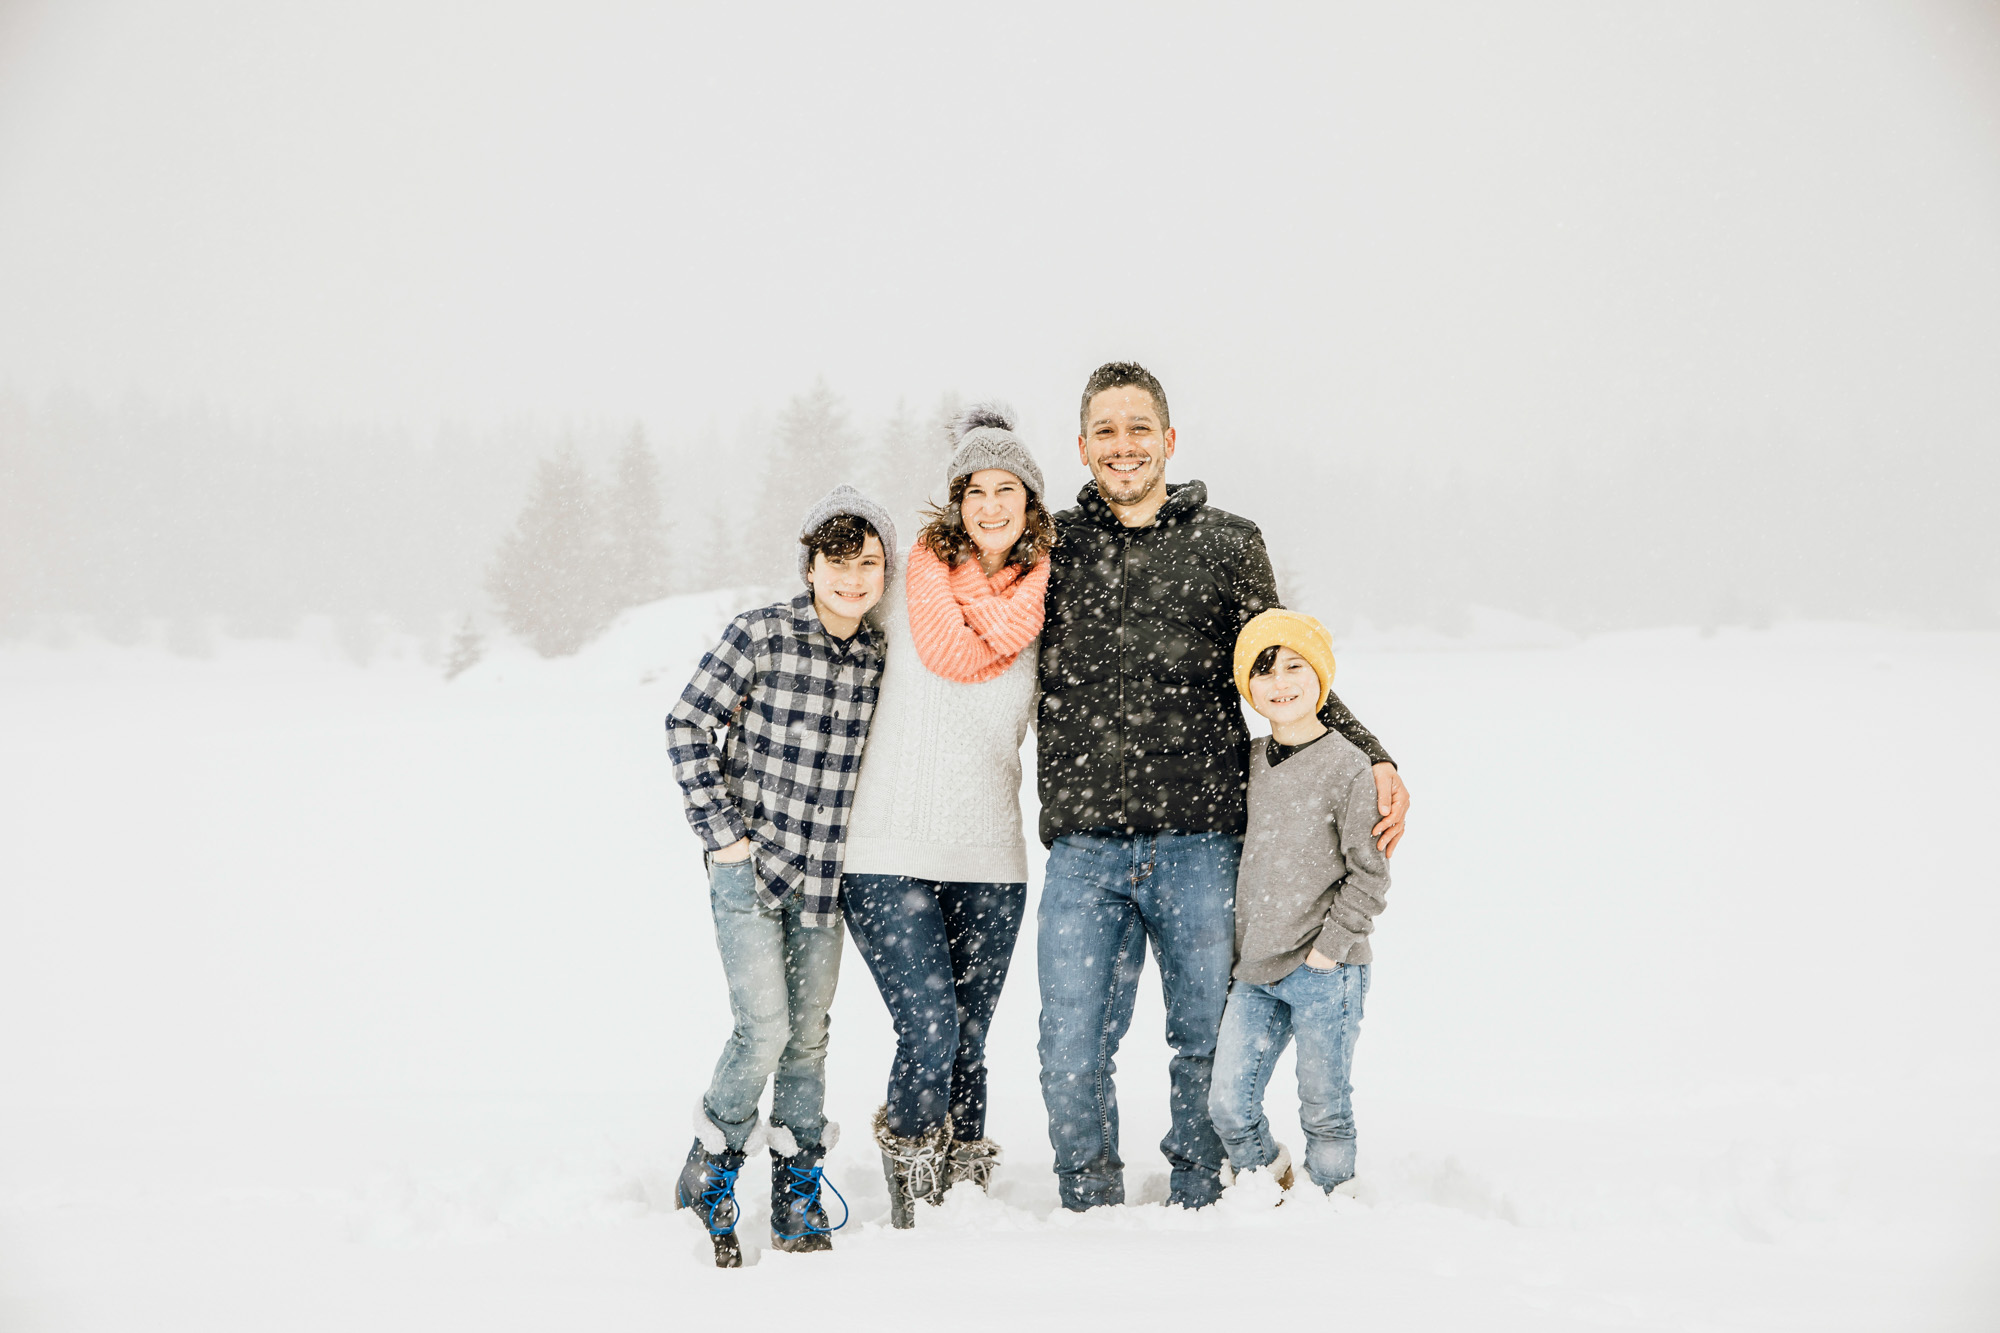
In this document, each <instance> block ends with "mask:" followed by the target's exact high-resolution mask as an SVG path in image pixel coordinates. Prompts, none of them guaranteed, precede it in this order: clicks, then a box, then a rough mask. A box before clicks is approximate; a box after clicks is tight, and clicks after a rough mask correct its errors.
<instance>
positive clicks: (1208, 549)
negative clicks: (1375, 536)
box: [1036, 481, 1389, 845]
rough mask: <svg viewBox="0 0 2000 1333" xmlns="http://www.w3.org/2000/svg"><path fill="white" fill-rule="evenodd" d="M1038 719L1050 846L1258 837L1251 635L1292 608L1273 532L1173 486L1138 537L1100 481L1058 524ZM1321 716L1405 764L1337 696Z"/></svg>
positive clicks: (1366, 747)
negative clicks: (1250, 825) (1137, 837)
mask: <svg viewBox="0 0 2000 1333" xmlns="http://www.w3.org/2000/svg"><path fill="white" fill-rule="evenodd" d="M1056 528H1057V530H1058V531H1059V532H1060V533H1061V536H1062V540H1061V542H1060V544H1059V545H1058V546H1057V547H1056V549H1055V552H1054V555H1053V557H1052V559H1051V562H1050V569H1049V591H1048V617H1047V620H1046V622H1045V623H1044V625H1043V627H1042V650H1041V665H1040V678H1041V689H1042V695H1041V703H1040V709H1039V713H1038V718H1037V726H1036V754H1037V757H1038V761H1037V768H1038V770H1039V771H1038V780H1039V788H1040V791H1041V798H1042V824H1041V834H1042V842H1043V844H1044V845H1047V844H1050V843H1053V842H1054V841H1055V840H1056V839H1057V838H1059V837H1061V836H1062V835H1063V834H1065V833H1120V834H1123V833H1168V832H1172V833H1208V832H1214V833H1234V834H1241V833H1242V832H1243V826H1244V820H1245V802H1244V791H1245V783H1246V782H1247V780H1248V779H1247V774H1248V773H1249V757H1250V732H1249V729H1248V728H1247V727H1245V726H1244V724H1243V711H1242V708H1241V706H1240V703H1239V699H1240V696H1239V695H1238V694H1237V693H1236V681H1235V676H1234V672H1233V665H1234V657H1235V650H1236V635H1237V632H1238V631H1239V630H1241V629H1242V628H1243V626H1244V624H1245V623H1247V622H1248V621H1249V619H1250V617H1252V616H1254V615H1256V614H1257V613H1258V612H1259V611H1263V610H1265V609H1266V608H1268V607H1273V606H1277V605H1278V589H1277V583H1276V581H1275V580H1274V579H1273V578H1272V576H1271V560H1270V557H1269V556H1268V555H1266V554H1265V552H1264V537H1263V534H1262V533H1260V532H1259V531H1258V530H1257V525H1256V524H1254V523H1252V522H1250V521H1249V520H1248V519H1244V518H1238V517H1237V516H1236V515H1234V514H1231V513H1226V512H1225V511H1223V510H1220V509H1212V508H1210V507H1209V504H1208V487H1206V486H1204V485H1203V484H1202V483H1201V482H1198V481H1189V482H1181V483H1178V484H1174V485H1169V486H1168V487H1167V501H1166V503H1165V504H1163V505H1162V506H1160V512H1159V516H1158V517H1157V518H1156V519H1155V520H1154V521H1153V523H1152V524H1151V525H1150V526H1147V527H1143V528H1128V527H1126V526H1124V525H1123V524H1121V523H1120V522H1119V521H1118V518H1117V516H1116V515H1114V514H1113V513H1112V512H1111V509H1110V506H1108V505H1106V504H1105V503H1104V499H1103V497H1102V496H1100V495H1099V494H1098V493H1097V484H1096V483H1095V482H1094V481H1093V482H1091V483H1089V484H1087V485H1085V486H1084V488H1083V490H1082V491H1081V492H1080V493H1079V494H1078V495H1077V507H1076V508H1074V509H1065V510H1064V511H1063V512H1062V513H1060V514H1057V515H1056ZM1320 717H1321V718H1322V719H1323V720H1324V721H1325V722H1326V724H1327V725H1328V726H1329V727H1331V728H1333V729H1334V730H1335V731H1338V732H1339V733H1340V734H1341V735H1343V736H1345V737H1347V739H1348V740H1350V741H1352V742H1354V744H1355V746H1356V747H1358V748H1359V749H1360V750H1361V751H1362V752H1363V753H1364V754H1366V755H1367V756H1368V758H1369V760H1370V762H1373V763H1381V762H1385V761H1387V760H1388V758H1389V756H1388V755H1387V753H1385V752H1384V751H1383V749H1382V746H1381V744H1380V743H1379V742H1377V741H1376V739H1375V737H1374V736H1373V735H1371V734H1370V733H1369V731H1368V729H1367V728H1366V727H1363V726H1362V725H1361V724H1360V723H1359V722H1358V721H1356V720H1355V718H1354V715H1353V714H1352V713H1349V712H1348V711H1347V709H1346V708H1345V707H1343V706H1342V704H1341V702H1340V700H1339V699H1338V698H1336V697H1333V696H1331V695H1329V696H1328V698H1327V703H1326V707H1325V708H1324V709H1323V710H1321V712H1320Z"/></svg>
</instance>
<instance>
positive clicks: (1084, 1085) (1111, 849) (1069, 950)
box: [1036, 833, 1243, 1210]
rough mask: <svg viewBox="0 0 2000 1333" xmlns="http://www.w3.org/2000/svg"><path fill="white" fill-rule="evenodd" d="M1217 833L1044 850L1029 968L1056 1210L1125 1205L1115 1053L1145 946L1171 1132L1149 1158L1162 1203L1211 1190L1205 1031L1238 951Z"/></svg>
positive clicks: (1237, 852)
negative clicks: (1161, 1175) (1163, 1006)
mask: <svg viewBox="0 0 2000 1333" xmlns="http://www.w3.org/2000/svg"><path fill="white" fill-rule="evenodd" d="M1242 851H1243V840H1242V839H1241V838H1238V837H1233V836H1231V835H1229V834H1225V833H1143V834H1135V835H1132V836H1129V837H1100V836H1095V835H1090V834H1068V835H1065V836H1063V837H1060V838H1058V839H1056V842H1055V846H1054V847H1052V848H1051V849H1050V850H1049V868H1048V877H1047V879H1046V881H1045V882H1044V884H1043V886H1042V905H1041V914H1040V920H1039V922H1038V927H1039V939H1038V941H1037V948H1036V962H1037V964H1038V966H1039V970H1040V973H1041V989H1042V1037H1041V1044H1040V1048H1039V1049H1040V1052H1041V1057H1042V1100H1043V1101H1044V1102H1045V1103H1046V1104H1047V1106H1048V1111H1049V1142H1050V1143H1051V1144H1052V1145H1053V1146H1054V1147H1055V1156H1056V1182H1057V1185H1058V1186H1059V1188H1060V1190H1061V1193H1062V1203H1063V1207H1065V1208H1070V1209H1075V1210H1082V1209H1085V1208H1094V1207H1097V1206H1099V1205H1101V1204H1114V1203H1123V1202H1124V1201H1125V1164H1124V1162H1123V1161H1121V1160H1120V1159H1119V1156H1118V1093H1117V1089H1116V1087H1115V1086H1114V1085H1113V1083H1112V1075H1113V1074H1114V1073H1115V1072H1116V1070H1117V1063H1116V1058H1115V1057H1116V1056H1117V1054H1118V1043H1119V1042H1120V1041H1121V1040H1122V1039H1123V1038H1124V1036H1125V1030H1126V1029H1127V1028H1128V1027H1130V1026H1131V1024H1132V1004H1133V1001H1134V1000H1135V999H1136V998H1137V996H1138V992H1139V974H1140V972H1141V971H1142V970H1143V969H1144V968H1145V964H1146V954H1145V947H1146V941H1147V940H1150V941H1152V945H1153V958H1154V960H1155V961H1156V962H1157V963H1158V964H1159V966H1160V983H1161V987H1162V989H1163V990H1164V991H1165V992H1166V1001H1167V1044H1168V1045H1170V1046H1172V1047H1173V1049H1174V1057H1173V1061H1172V1063H1171V1064H1170V1065H1169V1086H1168V1094H1167V1095H1168V1110H1169V1113H1170V1115H1171V1121H1172V1122H1171V1124H1170V1126H1169V1128H1168V1130H1167V1136H1166V1138H1164V1139H1162V1140H1161V1141H1160V1151H1161V1152H1163V1153H1165V1154H1166V1157H1167V1161H1168V1163H1169V1164H1170V1165H1171V1166H1172V1167H1173V1178H1172V1185H1171V1192H1170V1194H1169V1196H1168V1201H1169V1202H1171V1203H1178V1204H1181V1205H1183V1206H1184V1207H1189V1208H1199V1207H1201V1206H1203V1205H1204V1204H1209V1203H1213V1202H1214V1201H1215V1199H1216V1197H1217V1195H1219V1194H1220V1193H1221V1186H1220V1183H1219V1181H1218V1179H1217V1173H1218V1171H1219V1170H1220V1169H1221V1167H1222V1143H1221V1140H1219V1139H1218V1138H1217V1137H1216V1134H1215V1129H1214V1127H1213V1126H1212V1125H1211V1124H1210V1123H1209V1119H1208V1087H1209V1077H1210V1066H1211V1064H1212V1062H1213V1060H1214V1056H1215V1034H1216V1029H1217V1028H1218V1027H1219V1026H1220V1025H1221V1022H1222V1008H1223V1004H1224V1002H1225V1001H1226V1000H1227V998H1228V994H1229V969H1230V966H1231V964H1232V963H1233V962H1234V958H1233V954H1234V952H1235V948H1236V911H1235V908H1236V863H1237V861H1238V860H1239V859H1240V857H1241V855H1242Z"/></svg>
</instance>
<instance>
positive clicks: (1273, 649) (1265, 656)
mask: <svg viewBox="0 0 2000 1333" xmlns="http://www.w3.org/2000/svg"><path fill="white" fill-rule="evenodd" d="M1282 647H1284V645H1283V644H1280V643H1274V644H1272V645H1271V646H1270V647H1269V648H1266V649H1265V650H1264V651H1263V652H1261V653H1258V654H1257V660H1256V661H1254V662H1252V663H1251V664H1250V674H1251V675H1253V676H1268V675H1270V674H1271V673H1272V672H1273V671H1276V670H1277V669H1278V649H1280V648H1282Z"/></svg>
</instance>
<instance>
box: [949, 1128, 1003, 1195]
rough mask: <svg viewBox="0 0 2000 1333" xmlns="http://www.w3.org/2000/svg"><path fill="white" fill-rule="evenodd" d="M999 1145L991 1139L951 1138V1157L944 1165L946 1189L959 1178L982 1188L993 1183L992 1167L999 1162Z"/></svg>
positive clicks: (956, 1182) (958, 1180) (957, 1181)
mask: <svg viewBox="0 0 2000 1333" xmlns="http://www.w3.org/2000/svg"><path fill="white" fill-rule="evenodd" d="M1000 1157H1001V1153H1000V1145H999V1144H997V1143H995V1142H994V1141H993V1140H992V1139H953V1140H952V1141H951V1159H950V1161H949V1163H948V1164H947V1165H946V1167H945V1174H944V1184H945V1188H946V1189H950V1188H951V1187H952V1186H953V1185H956V1184H958V1183H959V1182H960V1181H961V1180H967V1181H971V1182H972V1183H973V1184H975V1185H977V1186H979V1188H980V1189H982V1190H984V1189H986V1188H988V1187H989V1186H991V1185H992V1183H993V1168H994V1167H996V1166H998V1165H999V1164H1000Z"/></svg>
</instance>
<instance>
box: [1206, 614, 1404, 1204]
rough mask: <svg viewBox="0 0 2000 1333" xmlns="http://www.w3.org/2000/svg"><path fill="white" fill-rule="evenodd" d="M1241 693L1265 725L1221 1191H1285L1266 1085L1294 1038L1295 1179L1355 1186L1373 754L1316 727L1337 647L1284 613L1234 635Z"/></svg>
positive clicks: (1378, 906) (1379, 871)
mask: <svg viewBox="0 0 2000 1333" xmlns="http://www.w3.org/2000/svg"><path fill="white" fill-rule="evenodd" d="M1235 666H1236V688H1237V689H1238V690H1240V691H1241V692H1242V694H1243V696H1244V697H1245V698H1246V699H1248V700H1249V701H1250V706H1251V707H1252V708H1254V709H1256V710H1257V712H1258V713H1260V714H1261V715H1263V717H1264V718H1266V719H1267V720H1268V721H1269V722H1270V724H1271V735H1270V738H1269V739H1268V740H1267V741H1265V742H1264V743H1262V744H1257V743H1254V742H1253V743H1252V745H1251V750H1250V822H1249V827H1248V828H1247V829H1246V830H1245V832H1244V836H1243V860H1242V863H1241V866H1240V868H1239V869H1238V871H1237V876H1236V965H1235V968H1234V970H1233V972H1232V973H1231V980H1230V986H1229V1001H1228V1005H1227V1007H1226V1008H1225V1009H1224V1010H1223V1014H1222V1031H1221V1034H1220V1035H1219V1036H1218V1038H1217V1040H1216V1048H1215V1080H1214V1083H1213V1084H1212V1085H1211V1087H1210V1090H1209V1099H1208V1111H1209V1115H1210V1117H1211V1118H1212V1119H1213V1120H1214V1122H1215V1129H1216V1132H1217V1133H1218V1134H1220V1135H1221V1136H1222V1144H1223V1148H1224V1150H1225V1151H1226V1152H1227V1153H1228V1155H1229V1165H1228V1167H1227V1168H1226V1169H1225V1170H1224V1172H1223V1180H1224V1183H1225V1184H1227V1183H1230V1181H1231V1180H1233V1178H1234V1177H1235V1176H1237V1175H1240V1174H1242V1173H1244V1172H1246V1171H1255V1170H1267V1171H1269V1172H1270V1173H1271V1175H1272V1176H1274V1177H1276V1178H1277V1180H1278V1182H1279V1184H1281V1185H1284V1186H1286V1187H1287V1188H1289V1187H1290V1185H1291V1183H1292V1161H1291V1154H1290V1152H1289V1151H1288V1150H1287V1149H1286V1148H1285V1146H1284V1145H1283V1144H1282V1143H1279V1142H1278V1141H1277V1140H1276V1139H1274V1138H1272V1136H1271V1122H1270V1120H1269V1118H1268V1117H1266V1116H1265V1114H1264V1089H1265V1088H1266V1087H1267V1086H1268V1085H1269V1084H1270V1081H1271V1069H1272V1067H1273V1066H1274V1065H1276V1063H1277V1060H1278V1056H1279V1054H1280V1053H1281V1052H1282V1051H1283V1050H1284V1049H1285V1047H1286V1045H1287V1044H1288V1043H1290V1041H1291V1040H1292V1038H1293V1037H1294V1036H1296V1037H1297V1038H1298V1043H1299V1053H1298V1077H1299V1121H1300V1127H1301V1128H1303V1129H1304V1130H1305V1135H1306V1151H1305V1168H1306V1174H1307V1175H1308V1176H1310V1177H1311V1178H1312V1181H1313V1183H1314V1184H1315V1185H1318V1186H1319V1187H1320V1188H1321V1189H1323V1190H1328V1191H1331V1190H1332V1189H1333V1188H1334V1187H1335V1186H1336V1185H1339V1184H1341V1183H1342V1182H1344V1181H1347V1180H1350V1179H1352V1178H1353V1176H1354V1111H1353V1106H1352V1101H1351V1096H1352V1088H1351V1086H1350V1085H1349V1083H1348V1071H1349V1069H1350V1067H1351V1066H1352V1064H1353V1060H1354V1043H1355V1039H1356V1038H1357V1037H1358V1036H1359V1035H1360V1031H1361V1007H1362V1001H1363V999H1364V998H1365V997H1366V995H1367V994H1368V973H1369V968H1370V966H1371V962H1372V959H1373V957H1374V955H1373V953H1372V952H1371V951H1370V949H1369V947H1368V936H1369V935H1370V934H1371V933H1372V932H1373V931H1374V928H1375V917H1376V916H1377V915H1378V914H1379V913H1380V912H1381V911H1382V909H1383V906H1384V901H1385V898H1384V895H1385V894H1387V892H1388V889H1389V863H1388V860H1387V858H1386V857H1384V856H1383V855H1382V852H1381V849H1380V848H1378V847H1377V846H1376V845H1375V840H1374V839H1373V838H1372V837H1370V836H1369V831H1370V829H1372V828H1373V827H1374V824H1375V822H1376V820H1377V818H1378V817H1379V816H1378V814H1377V808H1376V799H1375V779H1374V777H1373V775H1372V774H1371V773H1370V771H1369V761H1368V756H1366V755H1365V754H1363V753H1362V752H1361V751H1360V750H1359V749H1357V748H1355V746H1354V745H1353V744H1352V743H1351V742H1349V741H1348V740H1347V738H1346V737H1344V736H1342V735H1340V734H1339V733H1338V732H1335V731H1329V730H1328V729H1327V727H1326V725H1325V724H1324V723H1322V722H1321V721H1320V720H1319V717H1318V713H1319V709H1320V706H1321V705H1322V704H1323V703H1324V702H1325V701H1326V695H1327V691H1328V690H1330V689H1331V688H1332V687H1333V638H1332V636H1331V635H1329V634H1328V633H1327V631H1326V626H1324V625H1322V624H1320V623H1319V622H1318V621H1317V620H1314V619H1313V618H1312V617H1311V616H1307V615H1300V614H1299V613H1297V612H1295V611H1282V610H1277V611H1266V612H1264V613H1263V614H1262V615H1259V616H1257V617H1256V618H1254V619H1253V620H1251V621H1250V623H1249V624H1247V625H1245V626H1244V627H1243V632H1242V633H1241V634H1240V635H1239V636H1238V637H1237V640H1236V662H1235Z"/></svg>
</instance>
